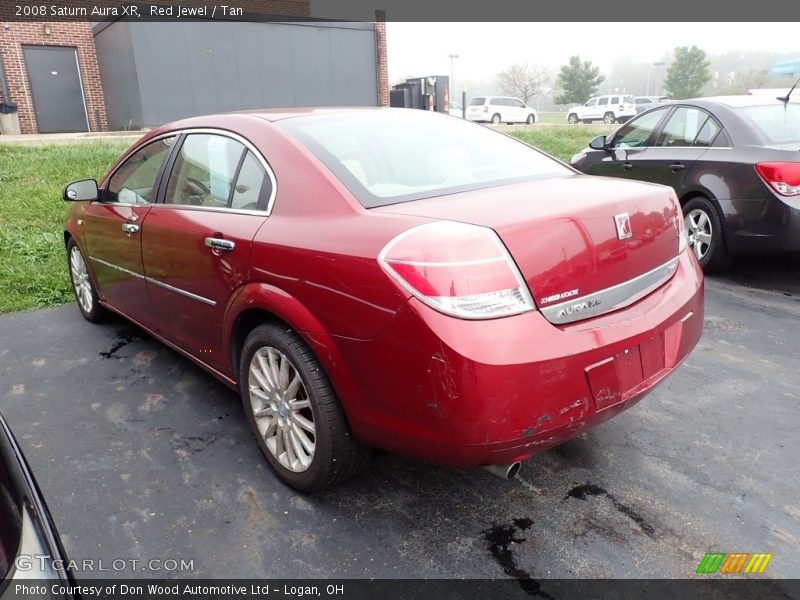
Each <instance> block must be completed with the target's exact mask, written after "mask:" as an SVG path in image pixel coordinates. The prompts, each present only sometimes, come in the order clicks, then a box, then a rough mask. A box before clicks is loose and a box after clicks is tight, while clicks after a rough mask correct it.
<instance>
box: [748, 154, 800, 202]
mask: <svg viewBox="0 0 800 600" xmlns="http://www.w3.org/2000/svg"><path fill="white" fill-rule="evenodd" d="M756 171H757V172H758V174H759V175H761V178H762V179H763V180H764V181H765V182H766V183H767V185H769V186H770V187H771V188H772V189H773V190H775V191H776V192H778V193H779V194H781V195H782V196H798V195H800V163H796V162H768V163H758V164H756Z"/></svg>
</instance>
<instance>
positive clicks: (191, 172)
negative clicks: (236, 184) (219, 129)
mask: <svg viewBox="0 0 800 600" xmlns="http://www.w3.org/2000/svg"><path fill="white" fill-rule="evenodd" d="M244 152H245V147H244V146H243V145H242V144H241V143H239V142H237V141H236V140H232V139H230V138H228V137H224V136H221V135H212V134H190V135H188V136H187V137H186V140H185V141H184V142H183V144H182V145H181V148H180V151H179V152H178V156H177V158H176V159H175V166H174V167H173V168H172V173H171V174H170V177H169V182H168V184H167V193H166V195H165V196H164V202H165V203H166V204H182V205H189V206H206V207H216V208H223V207H227V206H228V205H229V202H230V198H231V191H232V189H233V186H232V183H233V180H234V178H235V176H236V171H237V169H238V167H239V162H240V161H241V160H242V158H243V156H244Z"/></svg>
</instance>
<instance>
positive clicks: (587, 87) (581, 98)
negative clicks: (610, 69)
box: [556, 56, 605, 104]
mask: <svg viewBox="0 0 800 600" xmlns="http://www.w3.org/2000/svg"><path fill="white" fill-rule="evenodd" d="M604 80H605V77H604V76H603V75H600V69H599V67H595V66H594V65H592V63H591V62H590V61H588V60H586V61H581V57H580V56H570V57H569V62H568V63H567V64H566V65H563V66H562V67H561V71H559V73H558V79H557V80H556V86H557V87H559V88H560V89H561V90H562V93H561V95H560V96H558V97H557V98H556V104H583V103H584V102H586V101H587V100H588V99H589V98H591V97H592V96H594V95H595V94H596V93H597V90H598V88H599V87H600V84H601V83H603V81H604Z"/></svg>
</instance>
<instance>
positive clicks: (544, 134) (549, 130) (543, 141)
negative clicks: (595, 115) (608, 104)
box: [507, 123, 619, 163]
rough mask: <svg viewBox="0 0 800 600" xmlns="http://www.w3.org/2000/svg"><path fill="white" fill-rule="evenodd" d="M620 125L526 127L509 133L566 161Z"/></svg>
mask: <svg viewBox="0 0 800 600" xmlns="http://www.w3.org/2000/svg"><path fill="white" fill-rule="evenodd" d="M617 127H619V125H603V124H600V125H584V124H583V123H581V124H578V125H561V126H555V125H552V126H542V127H536V126H531V127H525V126H520V127H519V128H518V129H513V130H511V131H508V132H507V133H508V134H509V135H513V136H514V137H516V138H519V139H521V140H522V141H523V142H527V143H528V144H530V145H531V146H535V147H537V148H539V149H540V150H544V151H545V152H547V153H548V154H551V155H552V156H555V157H556V158H560V159H561V160H563V161H564V162H567V163H568V162H569V159H570V158H572V156H573V155H574V154H575V153H577V152H578V151H579V150H582V149H583V148H586V146H587V145H588V144H589V140H591V139H592V138H593V137H595V136H598V135H607V134H609V133H611V132H612V131H614V129H616V128H617Z"/></svg>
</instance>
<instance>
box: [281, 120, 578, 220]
mask: <svg viewBox="0 0 800 600" xmlns="http://www.w3.org/2000/svg"><path fill="white" fill-rule="evenodd" d="M275 125H276V126H277V127H280V128H281V129H283V130H285V131H287V132H288V133H289V134H291V135H293V136H294V137H295V138H296V139H297V140H298V141H299V142H300V143H302V144H303V145H304V146H306V148H308V149H309V150H310V151H311V152H312V153H314V154H315V155H316V157H317V158H319V160H320V161H322V163H323V164H324V165H325V166H326V167H327V168H328V169H329V170H330V171H331V172H332V173H333V174H334V175H336V177H338V178H339V180H341V181H342V182H343V183H344V185H345V186H347V188H348V189H349V190H350V191H351V192H352V193H353V195H354V196H355V197H356V198H357V199H358V200H359V202H361V204H362V205H364V206H365V207H367V208H372V207H376V206H385V205H387V204H396V203H399V202H407V201H411V200H417V199H420V198H428V197H431V196H438V195H442V194H450V193H456V192H460V191H467V190H473V189H482V188H486V187H492V186H497V185H503V184H506V183H513V182H516V181H528V180H532V179H542V178H546V177H554V176H565V175H570V174H572V171H571V170H570V169H568V168H567V167H566V166H564V165H563V164H561V163H559V162H558V161H556V160H554V159H552V158H550V157H549V156H547V155H545V154H543V153H541V152H539V151H537V150H534V149H533V148H531V147H530V146H527V145H525V144H523V143H521V142H519V141H517V140H514V139H512V138H509V137H507V136H505V135H502V134H498V133H497V132H495V131H492V130H491V129H489V128H486V127H480V126H477V125H474V124H472V123H468V122H465V121H463V120H462V119H450V118H443V117H441V116H440V115H437V114H435V113H429V112H427V111H418V110H408V111H402V110H397V111H388V112H381V111H376V112H375V113H363V112H360V113H354V114H352V115H347V114H336V115H315V116H309V117H296V118H292V119H285V120H281V121H277V122H276V123H275ZM521 201H523V200H521ZM530 201H537V199H536V198H531V199H530Z"/></svg>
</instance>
